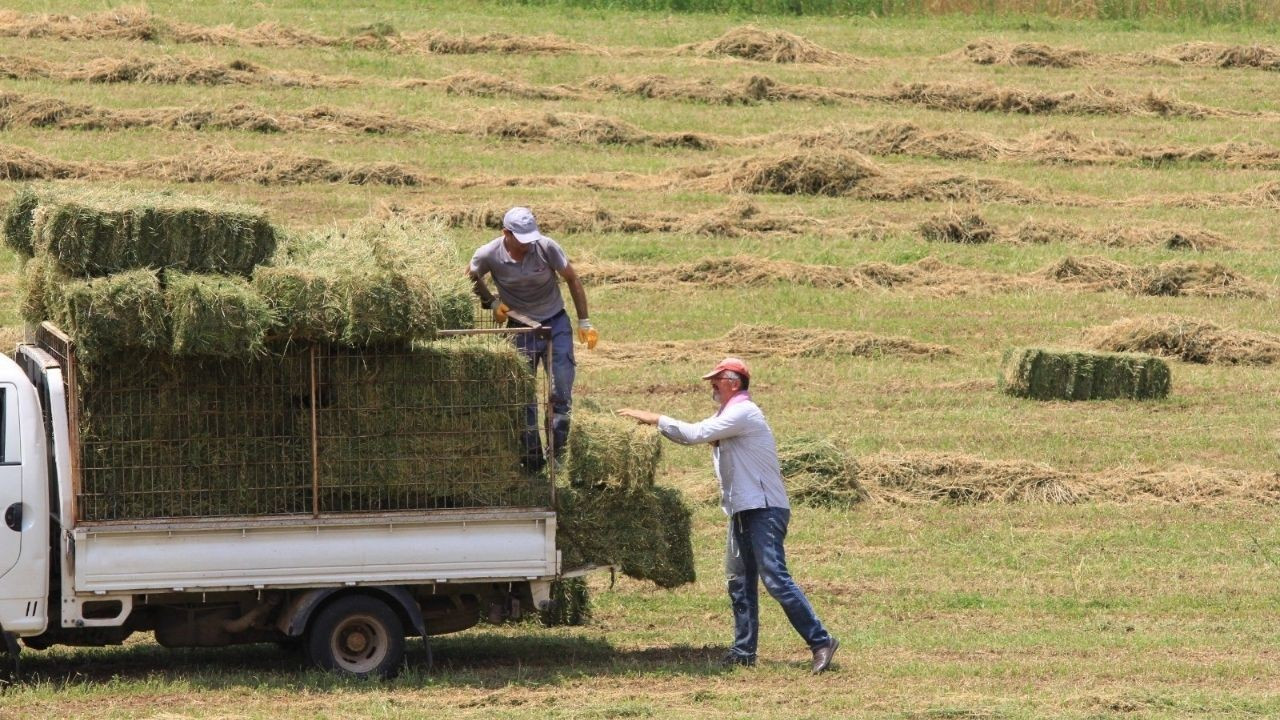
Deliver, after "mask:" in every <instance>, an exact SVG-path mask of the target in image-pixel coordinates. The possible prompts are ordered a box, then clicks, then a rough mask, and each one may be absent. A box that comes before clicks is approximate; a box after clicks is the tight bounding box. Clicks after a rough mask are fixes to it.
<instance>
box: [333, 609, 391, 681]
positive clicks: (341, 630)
mask: <svg viewBox="0 0 1280 720" xmlns="http://www.w3.org/2000/svg"><path fill="white" fill-rule="evenodd" d="M390 640H391V638H390V636H389V635H388V634H387V629H386V628H385V627H383V625H382V623H380V622H378V620H377V618H374V617H373V616H371V615H352V616H350V617H348V618H346V619H345V620H343V621H342V622H341V623H339V624H338V626H337V627H336V628H334V629H333V634H332V635H331V636H330V637H329V649H330V651H331V655H332V656H333V659H334V662H335V663H336V664H337V666H338V667H339V668H341V669H343V670H345V671H347V672H351V673H357V674H362V673H368V672H372V671H373V670H375V669H376V668H377V667H378V666H379V665H381V664H382V661H383V660H385V659H386V658H387V653H388V652H390V649H391V642H390Z"/></svg>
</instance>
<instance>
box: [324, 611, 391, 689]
mask: <svg viewBox="0 0 1280 720" xmlns="http://www.w3.org/2000/svg"><path fill="white" fill-rule="evenodd" d="M307 654H308V656H309V657H310V659H311V662H312V663H313V664H314V665H315V666H316V667H318V668H320V669H322V670H332V671H334V672H337V673H340V674H344V675H353V676H355V677H359V678H370V677H377V678H388V677H392V676H394V675H395V674H396V671H397V670H399V668H400V661H401V660H403V659H404V625H403V624H402V623H401V622H400V618H399V617H397V616H396V614H395V613H394V612H392V610H391V608H389V607H387V604H386V603H384V602H382V601H381V600H378V599H376V598H372V597H369V596H368V595H346V596H343V597H340V598H338V599H337V600H334V601H333V603H332V604H330V605H329V606H328V607H326V608H324V609H323V610H321V611H320V614H319V615H317V616H316V619H315V621H314V622H312V624H311V629H310V630H309V631H308V633H307Z"/></svg>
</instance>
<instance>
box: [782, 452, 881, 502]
mask: <svg viewBox="0 0 1280 720" xmlns="http://www.w3.org/2000/svg"><path fill="white" fill-rule="evenodd" d="M778 464H779V466H780V468H781V470H782V477H783V478H784V479H785V480H786V483H787V493H788V494H789V495H790V496H791V498H792V499H793V500H796V501H797V502H802V503H807V504H810V505H831V506H839V507H848V506H850V505H854V504H856V503H860V502H862V501H863V500H866V499H867V497H868V496H867V490H866V488H864V487H863V486H862V481H861V480H860V479H859V478H858V461H857V460H856V459H854V458H853V457H852V456H850V455H849V454H848V453H846V452H845V451H844V450H841V449H840V448H839V447H837V446H836V444H835V443H833V442H832V441H831V440H829V439H827V438H820V437H796V438H789V439H787V440H784V441H782V442H780V443H778Z"/></svg>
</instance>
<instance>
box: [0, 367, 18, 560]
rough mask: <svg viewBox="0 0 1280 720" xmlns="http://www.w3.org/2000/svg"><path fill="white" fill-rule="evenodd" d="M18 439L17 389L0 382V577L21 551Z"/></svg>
mask: <svg viewBox="0 0 1280 720" xmlns="http://www.w3.org/2000/svg"><path fill="white" fill-rule="evenodd" d="M21 438H22V436H21V435H20V434H19V432H18V388H17V387H15V386H14V385H11V384H9V383H0V576H3V575H4V574H5V573H7V572H9V570H10V569H11V568H13V566H14V565H16V564H17V562H18V555H19V553H21V551H22V440H21Z"/></svg>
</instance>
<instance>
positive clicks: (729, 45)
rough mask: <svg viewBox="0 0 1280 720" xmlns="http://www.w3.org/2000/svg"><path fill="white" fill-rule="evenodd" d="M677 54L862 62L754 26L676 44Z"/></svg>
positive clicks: (834, 62) (782, 61) (833, 63)
mask: <svg viewBox="0 0 1280 720" xmlns="http://www.w3.org/2000/svg"><path fill="white" fill-rule="evenodd" d="M672 52H674V53H676V54H677V55H697V56H700V57H725V56H728V57H735V58H740V59H743V60H755V61H758V62H771V63H815V64H822V65H846V66H847V65H862V64H865V61H863V60H859V59H858V58H855V57H853V56H851V55H846V54H844V53H839V52H836V51H834V50H828V49H827V48H824V47H822V46H821V45H819V44H817V43H815V42H813V41H811V40H806V39H804V38H802V37H800V36H799V35H795V34H792V33H789V32H784V31H778V30H763V29H761V28H758V27H756V26H754V25H744V26H742V27H736V28H731V29H730V30H727V31H725V33H724V34H723V35H721V36H720V37H718V38H715V39H714V40H707V41H705V42H700V43H690V44H688V45H680V46H678V47H676V48H675V49H674V50H673V51H672Z"/></svg>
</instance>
